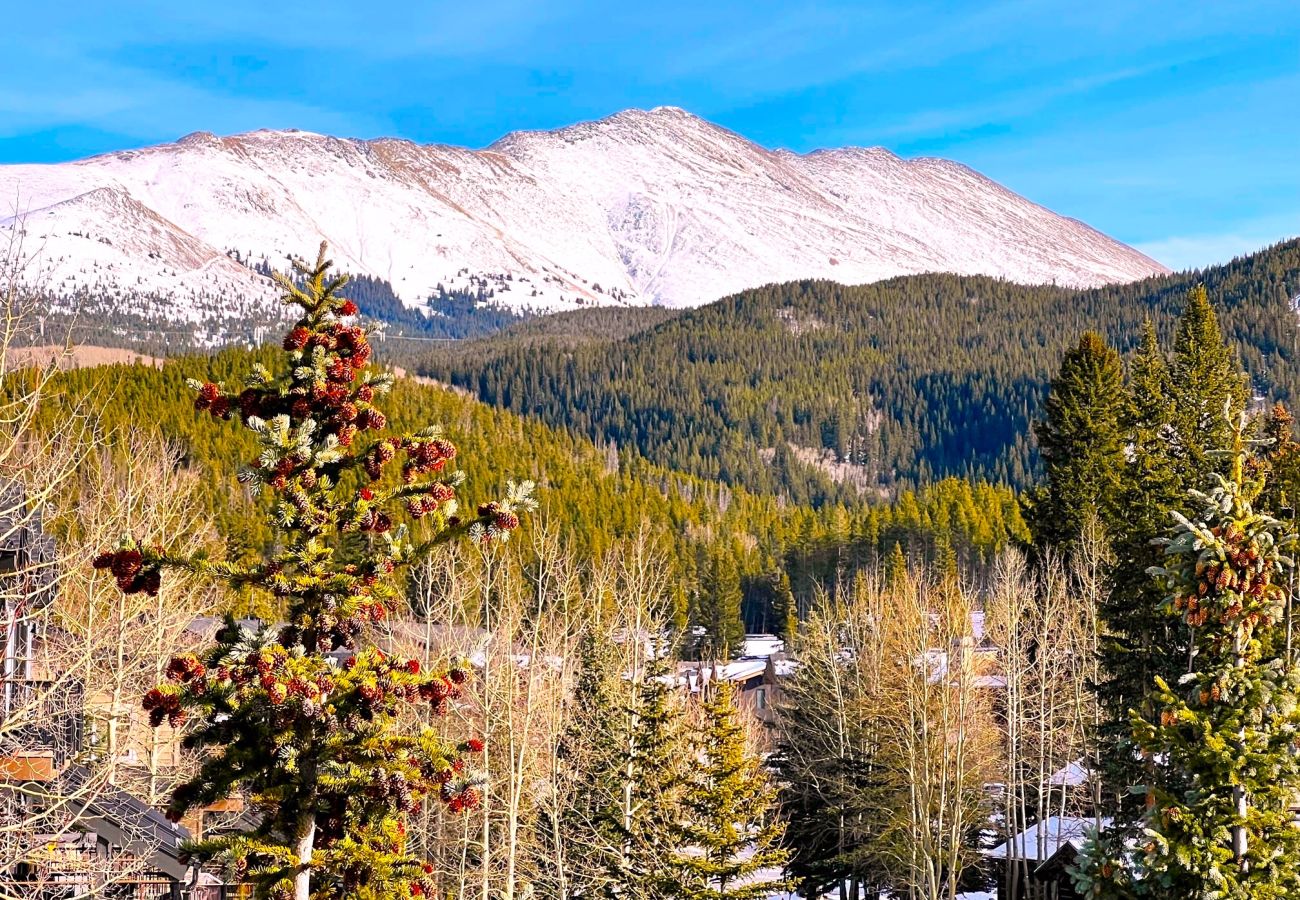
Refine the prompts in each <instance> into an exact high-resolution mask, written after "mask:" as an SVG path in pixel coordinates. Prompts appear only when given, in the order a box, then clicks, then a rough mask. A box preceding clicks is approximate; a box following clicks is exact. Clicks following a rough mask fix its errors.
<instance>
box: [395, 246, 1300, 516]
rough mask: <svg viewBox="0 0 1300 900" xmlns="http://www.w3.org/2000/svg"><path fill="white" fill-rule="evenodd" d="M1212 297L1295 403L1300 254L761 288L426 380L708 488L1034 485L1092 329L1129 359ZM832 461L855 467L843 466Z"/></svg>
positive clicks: (1233, 333)
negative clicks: (1028, 275) (1146, 327)
mask: <svg viewBox="0 0 1300 900" xmlns="http://www.w3.org/2000/svg"><path fill="white" fill-rule="evenodd" d="M1201 283H1203V284H1204V285H1205V287H1206V288H1207V289H1208V290H1209V291H1210V293H1211V294H1212V295H1213V296H1214V297H1215V299H1216V303H1217V304H1218V306H1219V311H1220V314H1221V317H1222V322H1223V329H1224V333H1225V336H1226V337H1227V338H1228V339H1229V341H1230V343H1231V344H1232V346H1233V347H1234V348H1235V349H1236V351H1237V353H1238V354H1239V359H1240V361H1241V363H1242V365H1243V366H1244V368H1245V370H1246V372H1247V373H1248V374H1249V376H1250V379H1251V383H1252V387H1253V389H1254V390H1255V391H1256V392H1258V393H1260V394H1262V395H1264V396H1266V397H1269V398H1274V399H1280V400H1284V401H1287V402H1291V401H1292V400H1293V399H1294V398H1296V397H1297V396H1300V367H1297V366H1296V365H1295V361H1296V357H1297V344H1296V327H1295V324H1296V319H1295V312H1294V310H1293V309H1292V302H1293V298H1294V297H1296V296H1297V295H1300V242H1298V241H1291V242H1288V243H1284V244H1279V245H1277V246H1275V247H1272V248H1269V249H1267V250H1264V251H1261V252H1260V253H1257V254H1254V255H1253V256H1249V257H1246V258H1243V259H1239V260H1236V261H1234V262H1232V263H1229V264H1227V265H1224V266H1217V267H1214V268H1210V269H1206V270H1204V271H1198V272H1191V273H1185V274H1180V275H1172V276H1167V277H1161V278H1152V279H1147V280H1145V281H1140V282H1136V283H1133V284H1128V285H1113V286H1108V287H1103V288H1098V289H1095V290H1087V291H1076V290H1067V289H1064V288H1056V287H1051V286H1025V285H1017V284H1011V283H1008V282H1003V281H997V280H994V279H990V278H983V277H960V276H955V275H920V276H910V277H906V278H895V279H891V280H889V281H884V282H880V283H877V284H871V285H864V286H858V287H848V286H845V285H839V284H835V283H832V282H826V281H806V282H797V283H791V284H784V285H773V286H769V287H764V288H759V289H756V290H752V291H746V292H744V293H742V294H739V295H737V296H735V297H731V298H727V299H725V300H722V301H719V302H717V303H713V304H710V305H709V306H706V307H702V308H700V309H698V310H694V311H690V312H687V313H683V314H681V315H678V316H676V317H674V318H672V319H670V320H668V321H666V322H664V323H662V324H660V325H658V326H656V327H653V328H650V329H648V330H645V331H641V332H638V333H635V334H632V335H630V336H629V337H627V338H625V339H622V340H616V341H595V342H588V343H585V344H575V343H574V342H572V341H569V342H567V343H563V344H561V343H559V342H547V341H545V340H531V341H526V342H524V341H517V340H508V339H506V338H505V335H500V336H496V337H489V338H486V339H484V340H482V341H475V342H471V343H469V344H467V345H464V346H459V347H456V348H445V349H440V348H434V349H432V350H430V351H429V354H428V358H427V360H426V361H425V362H424V364H423V365H422V366H421V367H420V369H421V371H423V372H424V373H426V374H429V375H431V376H433V377H435V378H438V379H441V380H445V381H449V382H451V383H454V384H456V385H459V386H462V387H465V388H467V389H469V390H471V391H473V392H474V393H475V394H476V395H477V396H478V397H479V398H480V399H482V400H484V401H485V402H488V403H491V404H493V405H495V406H499V407H501V408H504V409H509V410H513V411H515V412H519V413H524V414H529V415H535V416H538V417H540V418H541V419H543V420H544V421H546V422H548V423H550V424H552V425H555V426H558V427H569V428H573V429H576V430H577V431H579V432H580V433H582V434H585V435H587V436H588V437H590V438H592V439H593V440H597V441H607V440H612V441H614V442H616V443H617V444H618V445H619V446H620V447H625V446H627V447H635V448H637V449H638V450H639V451H640V452H641V453H642V454H643V455H645V456H646V457H647V458H648V459H650V460H652V461H654V462H657V463H659V464H662V465H665V466H669V467H671V468H675V469H678V470H681V471H686V472H690V473H692V474H694V475H698V476H700V477H703V478H708V479H715V480H719V481H722V482H725V483H727V484H733V485H743V486H745V487H748V488H749V489H751V490H755V491H760V492H763V493H771V494H776V495H786V496H789V497H790V498H791V499H793V500H795V501H796V502H800V503H811V504H814V505H820V504H826V503H835V502H843V501H848V500H851V499H854V498H857V497H859V496H861V495H862V494H863V492H864V491H869V490H873V489H879V488H883V489H896V488H897V487H898V486H900V485H908V484H924V483H927V482H930V481H933V480H935V479H938V478H942V477H945V476H948V475H956V476H960V477H980V478H987V479H989V480H992V481H996V482H1001V483H1006V484H1011V485H1014V486H1018V487H1026V486H1028V485H1030V484H1031V483H1032V482H1033V480H1034V475H1035V472H1036V467H1037V453H1036V448H1035V445H1034V442H1033V440H1032V438H1031V436H1030V433H1029V425H1030V422H1031V420H1032V419H1033V417H1034V416H1036V415H1037V414H1038V413H1039V411H1040V410H1041V408H1042V403H1043V400H1044V398H1045V396H1046V393H1047V387H1048V383H1049V381H1050V379H1051V377H1052V373H1053V370H1054V368H1055V365H1056V361H1057V359H1058V358H1059V355H1060V353H1061V352H1062V351H1063V349H1064V348H1065V347H1066V346H1067V345H1068V344H1070V343H1071V342H1073V341H1074V340H1075V338H1076V337H1077V335H1078V334H1079V333H1080V332H1081V331H1083V330H1084V329H1086V328H1091V329H1093V330H1095V331H1097V332H1098V333H1099V334H1100V335H1101V336H1102V337H1103V338H1105V339H1106V340H1107V341H1109V342H1110V343H1111V344H1112V345H1113V346H1115V347H1116V349H1117V350H1118V351H1119V352H1121V353H1122V354H1127V353H1129V352H1131V351H1133V350H1135V349H1136V347H1137V344H1138V339H1139V335H1140V333H1141V328H1142V323H1143V320H1144V319H1146V318H1147V317H1150V318H1151V319H1152V321H1153V323H1154V326H1155V329H1156V332H1157V334H1158V335H1159V336H1160V337H1161V338H1162V339H1165V340H1168V339H1169V337H1170V335H1171V334H1172V331H1173V328H1174V321H1175V318H1176V316H1177V313H1178V310H1179V309H1180V308H1181V304H1182V298H1183V297H1184V296H1185V294H1186V292H1187V291H1188V289H1189V288H1191V287H1192V286H1193V285H1195V284H1201ZM833 463H847V464H849V467H848V468H844V467H840V468H837V467H835V466H834V465H831V464H833Z"/></svg>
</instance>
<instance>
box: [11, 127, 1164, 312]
mask: <svg viewBox="0 0 1300 900" xmlns="http://www.w3.org/2000/svg"><path fill="white" fill-rule="evenodd" d="M212 150H219V151H221V152H211V151H212ZM101 189H110V191H111V192H110V193H108V194H96V193H94V192H96V191H97V190H101ZM0 192H7V193H8V194H9V195H10V196H22V197H23V198H24V199H25V201H26V202H27V204H28V207H29V208H31V209H36V210H39V211H40V215H32V216H31V217H30V225H31V226H34V227H35V230H36V231H37V232H38V234H39V236H40V237H41V238H42V239H43V240H44V241H45V246H46V248H47V255H48V256H49V258H51V259H54V260H58V264H57V266H56V267H55V268H56V271H55V273H54V275H55V283H57V284H59V285H60V286H61V289H63V290H69V291H71V290H75V289H77V288H78V287H86V288H94V289H96V290H104V289H106V287H110V286H115V287H116V288H118V289H120V291H121V292H124V293H126V292H156V293H165V294H166V295H167V296H172V297H174V298H175V300H174V302H175V303H176V304H177V305H178V310H177V313H176V314H177V316H178V317H185V316H187V315H189V313H188V312H187V311H186V309H181V308H180V307H184V306H185V304H187V303H190V302H191V301H190V300H187V299H185V298H184V297H183V296H182V293H181V288H180V287H179V285H181V284H183V283H185V282H186V281H187V280H188V281H189V282H191V283H193V284H194V285H195V287H194V290H195V291H196V292H198V294H201V295H204V296H207V295H215V294H216V293H218V292H220V291H225V292H232V291H233V292H236V293H240V295H241V296H244V297H246V298H248V299H249V302H254V301H256V302H261V299H262V298H263V297H264V296H266V295H267V294H268V293H269V291H268V290H267V288H266V286H265V284H263V283H262V282H260V281H258V279H257V278H256V277H253V276H252V275H251V273H250V275H249V279H248V281H245V280H244V278H243V276H242V274H240V273H241V272H245V271H247V270H239V269H238V264H237V263H234V262H233V261H232V260H231V259H229V258H227V256H226V254H227V253H234V252H236V251H237V252H238V255H239V257H240V258H243V259H250V258H251V259H255V260H258V259H263V258H265V259H267V260H269V261H271V262H273V263H274V262H278V261H280V260H282V259H284V257H285V256H286V255H291V254H292V255H303V254H304V253H308V252H310V251H311V250H312V248H314V247H315V245H316V244H317V243H318V242H319V241H321V240H322V239H324V240H328V241H329V243H330V245H331V251H332V253H333V255H334V257H335V259H336V260H338V262H339V264H340V266H341V267H342V268H344V269H346V270H347V271H349V272H352V273H354V274H366V275H371V276H374V277H376V278H382V279H385V280H387V281H388V282H389V283H390V284H391V285H392V287H393V289H394V291H395V292H396V293H397V294H398V296H400V297H401V298H402V299H403V300H405V301H406V302H408V303H410V304H412V305H414V306H417V307H419V308H421V309H425V308H427V307H426V305H425V301H426V299H427V298H428V297H429V296H430V294H431V293H436V292H437V291H438V290H439V289H440V288H441V289H442V290H452V289H462V290H466V291H469V292H471V293H474V294H476V295H478V296H482V297H483V298H484V300H485V301H488V302H492V303H497V304H501V305H504V306H508V307H511V308H514V309H533V310H549V309H570V308H576V307H580V306H586V305H593V304H619V303H631V304H643V303H661V304H667V305H674V306H680V305H695V304H699V303H705V302H708V301H711V300H715V299H717V298H719V297H722V296H725V295H727V294H731V293H735V292H736V291H739V290H742V289H744V288H748V287H753V286H757V285H761V284H766V283H771V282H781V281H791V280H796V279H804V278H828V279H832V280H836V281H841V282H845V283H864V282H869V281H876V280H879V279H882V278H887V277H891V276H894V275H901V274H912V273H920V272H934V271H943V272H956V273H961V274H986V275H993V276H997V277H1002V278H1007V279H1010V280H1014V281H1020V282H1055V283H1058V284H1062V285H1072V286H1085V285H1095V284H1101V283H1105V282H1111V281H1129V280H1134V279H1137V278H1141V277H1144V276H1146V275H1150V274H1155V273H1158V272H1163V271H1164V268H1163V267H1162V266H1160V265H1159V264H1158V263H1156V262H1154V261H1152V260H1150V259H1148V258H1147V257H1145V256H1143V255H1142V254H1140V253H1138V252H1137V251H1135V250H1132V249H1131V248H1129V247H1125V246H1124V245H1122V244H1119V243H1117V242H1116V241H1113V240H1111V239H1110V238H1107V237H1105V236H1104V235H1101V234H1099V233H1097V232H1096V231H1094V230H1092V229H1091V228H1088V227H1087V226H1084V225H1082V224H1081V223H1078V222H1075V221H1073V220H1071V219H1068V218H1065V217H1062V216H1059V215H1056V214H1055V213H1052V212H1051V211H1049V210H1046V209H1044V208H1042V207H1040V206H1037V205H1035V204H1033V203H1032V202H1030V201H1028V200H1025V199H1024V198H1022V197H1019V196H1018V195H1016V194H1014V193H1013V192H1011V191H1009V190H1007V189H1005V188H1003V187H1001V186H1000V185H997V184H995V183H994V182H992V181H989V180H988V179H986V178H984V177H983V176H979V175H978V174H976V173H973V172H971V171H970V170H969V169H966V168H965V167H962V166H959V165H958V164H955V163H949V162H946V161H934V160H900V159H899V158H898V157H897V156H895V155H894V154H892V153H890V152H889V151H888V150H885V149H883V148H843V149H827V150H819V151H815V152H813V153H809V154H798V153H792V152H789V151H771V150H766V149H764V148H762V147H760V146H758V145H756V144H754V143H752V142H750V141H749V140H747V139H745V138H744V137H742V136H741V135H738V134H735V133H734V132H731V131H728V130H727V129H725V128H722V127H720V126H718V125H715V124H713V123H711V122H708V121H707V120H705V119H702V118H700V117H698V116H696V115H694V114H692V113H690V112H688V111H686V110H683V109H681V108H679V107H675V106H658V107H654V108H652V109H628V110H623V111H621V112H618V113H615V114H613V115H611V116H608V117H606V118H603V119H599V120H596V121H593V122H585V123H579V124H576V125H570V126H568V127H565V128H559V129H555V130H552V131H532V132H527V131H525V132H515V133H512V134H509V135H506V136H505V137H503V138H501V140H499V141H497V142H495V143H494V144H492V146H491V147H490V148H488V150H487V151H476V150H468V149H465V148H462V147H449V146H443V145H430V144H414V143H411V142H409V141H402V140H397V139H377V140H366V141H362V140H352V139H342V138H335V137H330V136H326V135H319V134H315V133H312V132H306V131H297V130H279V131H276V130H261V131H254V132H249V133H246V134H241V135H235V136H233V137H226V138H222V137H218V136H216V135H213V134H211V133H209V132H196V133H194V134H191V135H187V136H186V137H184V138H181V139H180V140H179V141H178V142H176V143H174V144H166V145H161V146H158V147H152V148H147V149H145V150H138V151H127V152H123V153H117V154H109V155H107V156H102V157H95V158H92V159H88V160H83V161H81V162H78V163H76V164H63V165H43V166H5V167H0ZM79 197H80V198H87V199H86V200H83V201H81V202H69V201H73V200H75V199H76V198H79ZM91 199H94V201H95V202H94V203H91V202H90V200H91ZM105 204H109V205H110V206H112V207H114V208H117V209H119V210H120V211H121V214H118V215H105V214H104V209H103V207H104V205H105ZM92 207H93V208H92ZM3 227H14V225H13V223H12V222H9V223H8V224H4V223H0V228H3ZM29 230H31V228H29ZM92 245H93V246H92ZM88 263H89V264H88ZM231 266H234V267H236V268H235V270H231V269H230V267H231Z"/></svg>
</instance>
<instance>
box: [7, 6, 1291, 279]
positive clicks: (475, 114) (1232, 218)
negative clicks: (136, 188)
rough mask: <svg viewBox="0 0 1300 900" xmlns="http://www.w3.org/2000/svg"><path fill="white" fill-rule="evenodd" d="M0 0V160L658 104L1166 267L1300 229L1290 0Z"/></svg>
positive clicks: (458, 126)
mask: <svg viewBox="0 0 1300 900" xmlns="http://www.w3.org/2000/svg"><path fill="white" fill-rule="evenodd" d="M7 5H8V6H9V7H10V8H9V9H7V10H6V12H5V24H6V27H7V31H8V32H9V33H8V35H7V40H6V42H5V44H6V49H5V53H4V54H0V162H33V161H58V160H66V159H74V158H77V157H80V156H85V155H88V154H91V153H97V152H102V151H106V150H114V149H121V148H127V147H136V146H141V145H145V144H151V143H157V142H160V141H165V140H173V139H175V138H177V137H180V136H182V135H184V134H187V133H189V132H191V131H198V130H207V131H214V132H217V133H223V134H224V133H232V132H238V131H247V130H251V129H254V128H262V127H270V128H288V127H296V128H304V129H308V130H312V131H321V132H328V133H331V134H338V135H346V136H356V137H375V136H380V135H396V136H400V137H406V138H410V139H413V140H417V141H443V142H449V143H457V144H467V145H470V146H482V145H484V144H487V143H490V142H491V141H493V140H495V139H496V138H497V137H499V136H501V135H502V134H503V133H505V132H507V131H511V130H514V129H519V128H553V127H558V126H561V125H566V124H569V123H571V122H574V121H578V120H582V119H589V118H594V117H598V116H602V115H607V114H609V113H612V112H616V111H618V110H620V109H624V108H627V107H630V106H640V107H651V106H657V105H661V104H671V105H676V106H682V107H685V108H686V109H689V110H691V111H692V112H694V113H697V114H698V115H701V116H704V117H705V118H708V119H711V120H713V121H715V122H718V123H719V124H722V125H725V126H727V127H729V128H732V129H734V130H736V131H738V132H740V133H741V134H744V135H745V136H747V137H749V138H751V139H753V140H756V141H758V142H759V143H762V144H764V145H767V146H771V147H778V146H779V147H789V148H792V149H795V150H810V149H814V148H817V147H826V146H841V145H847V144H853V145H883V146H886V147H889V148H890V149H892V150H894V151H895V152H897V153H899V154H902V155H904V156H918V155H935V156H945V157H948V158H951V159H956V160H959V161H961V162H964V163H967V164H969V165H971V166H974V167H975V168H977V169H979V170H980V171H982V172H984V173H985V174H987V175H989V176H990V177H992V178H995V179H997V180H998V181H1001V182H1002V183H1004V184H1006V185H1007V186H1009V187H1010V188H1012V189H1013V190H1016V191H1018V192H1020V193H1022V194H1025V195H1026V196H1028V197H1029V198H1031V199H1033V200H1036V201H1038V202H1040V203H1043V204H1045V205H1046V206H1049V207H1051V208H1053V209H1055V210H1057V211H1058V212H1062V213H1064V214H1067V215H1071V216H1075V217H1077V218H1080V219H1082V220H1084V221H1086V222H1088V223H1089V224H1091V225H1093V226H1095V227H1097V228H1099V229H1101V230H1102V231H1105V232H1107V233H1109V234H1112V235H1114V236H1115V237H1117V238H1119V239H1121V240H1124V241H1127V242H1129V243H1132V244H1134V245H1136V246H1138V247H1140V248H1141V249H1143V250H1145V251H1146V252H1148V253H1150V254H1152V255H1153V256H1155V257H1156V258H1158V259H1160V260H1162V261H1164V262H1166V263H1168V264H1170V265H1172V266H1175V267H1186V266H1192V265H1197V264H1209V263H1212V262H1216V261H1220V260H1224V259H1227V258H1230V257H1231V256H1232V255H1234V254H1236V253H1240V252H1245V251H1249V250H1251V249H1255V248H1257V247H1259V246H1261V245H1264V244H1267V243H1271V242H1273V241H1275V240H1279V239H1282V238H1285V237H1290V236H1294V235H1296V234H1300V4H1298V3H1297V0H1272V2H1262V0H1261V2H1249V0H1234V2H1217V0H1215V2H1210V0H1183V2H1178V3H1174V2H1163V0H1147V2H1134V0H1120V2H1116V0H1092V2H1077V0H1076V2H1068V3H1067V2H1056V3H1046V2H1025V0H1020V2H1016V0H1012V2H1004V3H981V4H975V3H925V2H906V3H869V2H856V3H840V4H831V3H804V2H799V0H784V2H767V0H748V2H730V0H711V2H704V3H702V2H699V0H695V2H672V3H654V2H624V3H618V4H614V3H609V2H588V0H548V2H520V0H505V2H503V0H470V2H458V3H442V2H428V0H425V2H415V0H411V2H404V3H397V2H383V0H368V2H364V3H361V2H355V0H354V2H336V0H315V2H312V3H305V2H298V0H280V2H271V3H267V2H265V0H262V2H251V0H225V2H220V3H218V2H209V0H167V2H152V0H151V2H131V0H122V2H117V3H108V2H104V0H38V2H30V3H20V2H14V3H11V4H7Z"/></svg>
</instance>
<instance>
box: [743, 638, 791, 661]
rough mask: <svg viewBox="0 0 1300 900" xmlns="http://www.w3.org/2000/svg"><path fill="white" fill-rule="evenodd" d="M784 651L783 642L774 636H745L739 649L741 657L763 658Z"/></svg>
mask: <svg viewBox="0 0 1300 900" xmlns="http://www.w3.org/2000/svg"><path fill="white" fill-rule="evenodd" d="M784 650H785V641H783V640H781V639H780V638H779V637H777V636H776V635H774V634H747V635H745V642H744V643H743V644H742V645H741V647H740V655H741V656H742V657H751V656H753V657H763V658H764V659H766V658H767V657H769V656H776V654H778V653H781V652H782V651H784Z"/></svg>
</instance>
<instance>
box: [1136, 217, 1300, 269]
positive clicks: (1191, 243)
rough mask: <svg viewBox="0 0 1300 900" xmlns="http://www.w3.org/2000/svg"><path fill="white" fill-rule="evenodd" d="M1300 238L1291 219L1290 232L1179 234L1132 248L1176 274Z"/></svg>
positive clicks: (1299, 227)
mask: <svg viewBox="0 0 1300 900" xmlns="http://www.w3.org/2000/svg"><path fill="white" fill-rule="evenodd" d="M1296 236H1300V224H1298V223H1297V222H1296V221H1295V220H1292V221H1291V223H1290V224H1289V230H1287V229H1284V228H1283V227H1281V226H1279V227H1278V228H1276V229H1261V228H1258V227H1256V226H1252V227H1250V228H1249V229H1242V230H1239V231H1230V232H1224V233H1222V234H1196V235H1179V236H1175V237H1167V238H1162V239H1160V240H1155V241H1145V242H1141V243H1137V244H1134V245H1133V246H1134V247H1135V248H1136V249H1137V250H1139V251H1141V252H1142V253H1145V254H1146V255H1147V256H1150V257H1151V258H1152V259H1156V260H1159V261H1160V262H1162V263H1164V264H1165V265H1167V266H1169V268H1171V269H1174V270H1175V271H1182V270H1184V269H1201V268H1205V267H1206V266H1213V265H1217V264H1220V263H1226V262H1229V261H1231V260H1232V259H1233V258H1234V257H1237V256H1245V255H1246V254H1248V253H1254V252H1255V251H1256V250H1260V249H1262V248H1264V247H1267V246H1269V245H1270V244H1276V243H1277V242H1278V241H1285V240H1287V239H1289V238H1292V237H1296Z"/></svg>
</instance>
